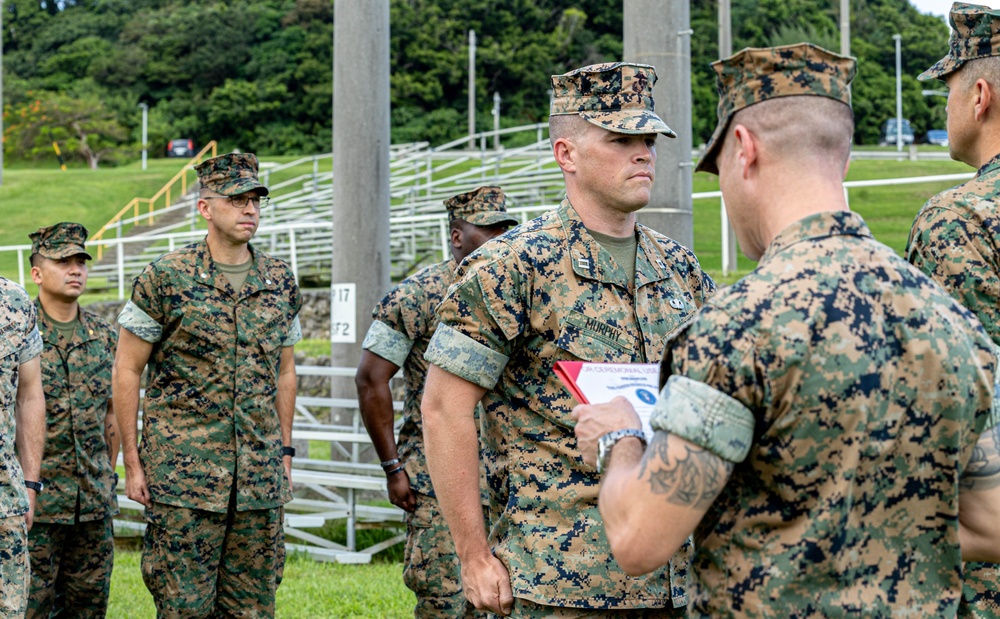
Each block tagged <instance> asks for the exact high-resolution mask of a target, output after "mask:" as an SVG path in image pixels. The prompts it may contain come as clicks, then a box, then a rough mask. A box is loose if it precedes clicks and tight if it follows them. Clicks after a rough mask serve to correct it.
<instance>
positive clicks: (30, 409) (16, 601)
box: [0, 277, 45, 619]
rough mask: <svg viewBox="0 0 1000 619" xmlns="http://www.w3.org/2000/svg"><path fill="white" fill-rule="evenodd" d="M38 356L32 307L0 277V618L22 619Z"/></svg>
mask: <svg viewBox="0 0 1000 619" xmlns="http://www.w3.org/2000/svg"><path fill="white" fill-rule="evenodd" d="M41 352H42V337H41V335H40V334H39V333H38V327H37V314H36V312H35V306H34V305H33V304H32V303H31V299H30V298H29V297H28V294H27V293H26V292H25V291H24V288H21V287H20V286H18V285H17V284H15V283H14V282H12V281H10V280H8V279H4V278H3V277H0V619H8V618H9V619H14V618H15V617H16V618H20V617H23V616H24V611H25V609H26V608H27V604H28V590H29V585H30V576H29V569H30V560H29V556H28V529H29V528H30V526H31V517H32V513H33V510H34V506H35V496H34V495H35V490H29V489H26V487H25V481H26V480H27V481H30V482H34V483H38V480H39V477H38V466H39V462H40V461H41V459H42V450H43V445H44V441H45V401H44V396H43V395H42V381H41V376H42V374H41V370H40V367H41V366H40V362H39V361H38V357H39V355H40V354H41ZM15 402H16V407H15ZM15 437H16V439H15ZM15 443H16V445H15ZM15 446H16V451H15Z"/></svg>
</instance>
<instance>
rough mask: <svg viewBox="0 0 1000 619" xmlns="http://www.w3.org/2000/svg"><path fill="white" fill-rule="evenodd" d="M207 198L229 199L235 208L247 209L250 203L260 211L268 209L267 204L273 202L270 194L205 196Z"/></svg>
mask: <svg viewBox="0 0 1000 619" xmlns="http://www.w3.org/2000/svg"><path fill="white" fill-rule="evenodd" d="M205 199H206V200H229V204H231V205H232V207H233V208H236V209H240V210H243V209H245V208H246V207H247V204H248V203H249V204H250V205H251V206H253V207H254V208H255V209H257V210H258V211H260V210H263V209H266V208H267V206H268V205H269V204H271V198H269V197H268V196H263V197H261V196H256V197H253V198H251V197H250V196H248V195H246V194H242V195H238V196H205Z"/></svg>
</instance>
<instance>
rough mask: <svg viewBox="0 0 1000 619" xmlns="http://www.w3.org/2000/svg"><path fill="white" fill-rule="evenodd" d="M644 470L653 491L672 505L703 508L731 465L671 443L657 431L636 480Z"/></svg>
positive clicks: (718, 489) (726, 478) (693, 448)
mask: <svg viewBox="0 0 1000 619" xmlns="http://www.w3.org/2000/svg"><path fill="white" fill-rule="evenodd" d="M647 470H648V471H649V485H650V488H651V489H652V491H653V494H662V495H665V497H664V498H666V500H667V502H668V503H671V504H673V505H681V506H684V507H692V508H695V509H707V508H708V507H709V506H710V505H711V504H712V501H714V500H715V498H716V497H717V496H719V493H720V492H722V489H723V488H724V487H725V485H726V482H727V481H729V475H730V473H732V471H733V464H732V463H731V462H727V461H726V460H723V459H722V458H720V457H718V456H716V455H715V454H713V453H712V452H710V451H707V450H705V449H702V448H700V447H696V446H693V445H691V444H690V443H687V442H684V443H681V442H675V443H674V445H673V446H671V445H670V435H669V434H668V433H666V432H657V433H656V436H655V437H654V438H653V441H652V442H651V443H650V445H649V449H647V450H646V454H645V457H643V459H642V466H641V469H640V471H639V478H640V479H641V478H642V477H644V476H645V475H646V471H647Z"/></svg>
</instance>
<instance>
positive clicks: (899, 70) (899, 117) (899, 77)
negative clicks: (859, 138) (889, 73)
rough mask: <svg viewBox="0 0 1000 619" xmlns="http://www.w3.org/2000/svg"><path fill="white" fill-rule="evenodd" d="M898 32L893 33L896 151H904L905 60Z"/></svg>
mask: <svg viewBox="0 0 1000 619" xmlns="http://www.w3.org/2000/svg"><path fill="white" fill-rule="evenodd" d="M902 38H903V37H901V36H900V35H898V34H894V35H892V40H893V41H895V42H896V152H900V153H901V152H903V62H902V55H901V53H900V50H899V41H900V39H902Z"/></svg>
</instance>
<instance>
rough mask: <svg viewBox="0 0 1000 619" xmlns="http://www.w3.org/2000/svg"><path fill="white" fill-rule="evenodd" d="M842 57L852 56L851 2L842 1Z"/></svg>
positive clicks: (849, 0)
mask: <svg viewBox="0 0 1000 619" xmlns="http://www.w3.org/2000/svg"><path fill="white" fill-rule="evenodd" d="M840 55H841V56H850V55H851V0H840Z"/></svg>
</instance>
